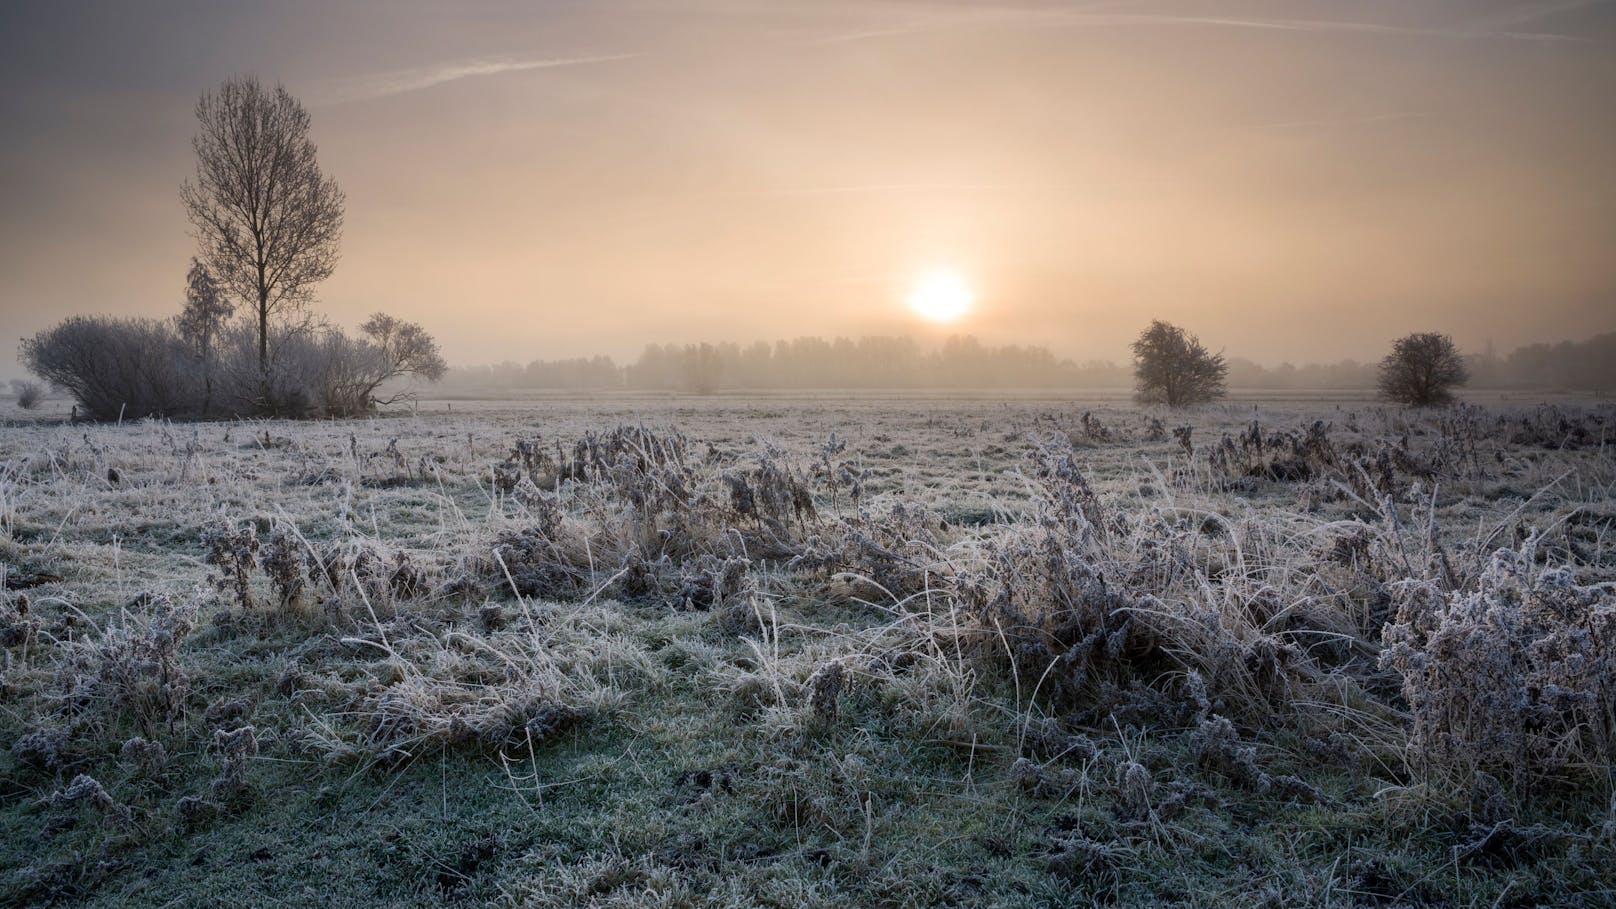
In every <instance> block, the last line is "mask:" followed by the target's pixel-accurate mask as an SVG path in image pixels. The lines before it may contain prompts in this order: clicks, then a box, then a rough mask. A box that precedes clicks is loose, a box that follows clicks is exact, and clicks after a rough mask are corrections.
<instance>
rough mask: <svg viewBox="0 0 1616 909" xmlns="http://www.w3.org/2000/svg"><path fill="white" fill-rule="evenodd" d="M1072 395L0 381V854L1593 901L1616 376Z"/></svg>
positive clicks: (900, 884)
mask: <svg viewBox="0 0 1616 909" xmlns="http://www.w3.org/2000/svg"><path fill="white" fill-rule="evenodd" d="M1068 394H1069V393H1063V392H1059V391H1053V390H1049V391H1046V390H1035V391H1028V392H1024V393H1013V394H1007V393H1005V392H1002V391H993V392H990V391H982V392H975V393H969V392H967V393H955V392H949V393H923V392H916V393H911V394H893V393H864V392H853V393H846V392H840V391H836V392H830V391H827V392H822V393H813V394H804V393H800V392H789V393H788V392H780V393H765V394H755V395H738V394H737V395H714V396H709V397H689V396H682V395H654V394H644V393H638V394H630V393H623V394H612V395H599V396H578V395H564V394H541V393H511V394H510V395H509V396H508V397H506V396H500V395H489V394H487V393H483V392H477V393H471V392H468V395H470V397H466V398H460V397H442V398H429V399H423V400H422V401H420V402H419V404H418V406H417V407H416V408H415V409H414V410H413V411H409V410H403V411H398V412H394V413H389V414H387V415H383V416H379V417H377V418H375V419H369V420H359V421H343V422H309V423H288V422H277V421H242V422H235V423H198V424H169V423H163V422H157V421H140V422H131V423H127V424H125V425H122V426H114V425H91V424H69V423H66V422H63V421H62V417H63V416H64V415H65V412H66V409H67V407H66V405H65V404H64V403H63V402H61V401H59V400H56V399H52V400H48V401H47V402H46V404H45V405H44V407H43V408H42V409H41V411H39V412H35V413H28V414H25V413H23V412H21V411H16V410H15V409H14V408H11V407H10V405H9V402H7V404H6V405H5V408H6V409H5V410H4V411H3V413H0V417H4V418H5V419H7V420H8V421H10V422H9V423H8V424H7V425H6V426H5V427H4V428H0V570H3V573H4V576H5V588H6V590H5V593H4V598H3V601H0V644H3V645H4V651H3V657H0V660H3V662H0V903H5V904H13V905H48V904H57V905H92V906H167V905H217V904H221V903H224V904H231V905H240V906H278V905H287V904H292V905H337V904H340V905H377V906H382V905H388V906H392V905H421V906H428V905H432V906H436V905H442V904H444V903H445V902H454V901H459V902H463V903H464V904H466V905H481V904H495V905H523V906H558V907H559V906H578V905H598V906H640V905H667V906H708V905H712V906H754V905H761V906H849V905H868V906H931V905H957V906H984V905H986V906H1049V905H1088V904H1091V903H1095V904H1114V905H1128V906H1154V905H1182V906H1208V907H1211V906H1216V907H1230V906H1278V905H1326V906H1359V905H1367V906H1380V905H1385V906H1392V905H1445V906H1514V905H1520V906H1527V905H1556V906H1602V905H1610V904H1612V903H1613V902H1616V884H1613V879H1612V877H1611V874H1610V869H1611V868H1612V867H1616V777H1613V773H1612V769H1611V768H1612V765H1613V763H1616V406H1613V405H1611V404H1610V403H1605V402H1597V401H1577V400H1571V399H1566V400H1559V401H1556V402H1554V403H1551V404H1539V403H1538V401H1539V400H1540V398H1534V399H1531V400H1525V399H1516V398H1514V397H1511V396H1505V395H1502V394H1494V393H1485V392H1482V393H1477V394H1475V395H1473V396H1472V403H1469V404H1466V405H1465V406H1463V407H1460V408H1456V409H1453V410H1449V411H1443V412H1425V413H1420V412H1407V411H1402V410H1398V409H1392V408H1385V407H1382V406H1379V405H1376V404H1374V403H1373V402H1371V401H1368V400H1365V399H1364V397H1363V396H1362V395H1342V396H1331V395H1323V394H1320V395H1312V394H1308V393H1301V394H1298V393H1294V392H1287V393H1278V392H1266V391H1265V392H1256V391H1251V392H1242V391H1240V390H1236V391H1235V393H1234V394H1233V396H1232V399H1231V400H1230V401H1229V402H1227V403H1224V404H1219V405H1215V406H1209V407H1204V408H1199V409H1195V410H1192V411H1188V412H1182V413H1180V412H1171V411H1165V410H1155V409H1144V410H1141V409H1138V408H1136V407H1134V406H1133V405H1131V404H1130V403H1129V402H1128V395H1127V392H1126V390H1123V389H1117V390H1114V391H1107V392H1103V393H1094V394H1090V393H1084V396H1083V398H1082V399H1080V400H1074V399H1072V398H1070V397H1069V396H1068ZM1475 402H1482V403H1475Z"/></svg>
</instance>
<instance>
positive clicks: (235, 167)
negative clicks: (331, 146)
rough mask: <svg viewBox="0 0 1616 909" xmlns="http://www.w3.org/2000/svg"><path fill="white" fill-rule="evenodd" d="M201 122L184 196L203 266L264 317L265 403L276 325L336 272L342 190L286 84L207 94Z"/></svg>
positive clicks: (230, 86)
mask: <svg viewBox="0 0 1616 909" xmlns="http://www.w3.org/2000/svg"><path fill="white" fill-rule="evenodd" d="M196 117H197V120H198V121H200V123H201V130H200V131H199V132H198V133H197V135H196V138H195V139H194V140H192V143H191V144H192V147H193V148H195V149H196V158H197V161H196V179H195V181H194V182H193V181H191V180H187V181H185V183H184V184H183V185H182V186H181V187H180V199H181V200H182V201H183V202H184V203H185V213H186V216H187V217H189V218H190V221H191V227H192V229H193V230H194V232H195V235H196V239H197V244H198V246H199V252H200V253H201V259H202V261H203V262H205V263H206V264H207V266H208V268H209V269H210V270H211V271H212V274H213V277H214V279H215V280H216V281H217V282H218V283H219V284H220V285H221V286H222V287H223V288H224V289H225V290H226V291H227V292H229V293H230V294H231V295H233V296H235V297H237V298H239V299H240V300H241V301H242V302H244V303H245V304H246V305H248V306H249V307H252V310H253V313H254V315H255V316H256V321H257V324H258V372H259V376H260V386H261V392H262V394H263V396H264V397H265V398H266V399H267V390H268V384H269V363H270V357H269V334H270V333H269V324H270V320H271V318H272V317H275V316H277V315H279V314H281V313H283V312H286V311H288V310H292V309H297V308H299V307H301V306H303V305H305V304H306V303H308V301H309V299H310V297H311V296H312V294H313V289H314V285H315V284H317V283H319V282H320V281H322V280H324V279H326V278H327V277H330V275H331V272H332V270H333V269H334V268H335V267H336V264H337V246H338V243H339V241H340V240H341V238H342V205H343V195H342V190H341V189H339V188H338V187H337V184H336V181H335V180H332V179H331V178H330V177H327V176H325V175H324V174H323V173H321V171H320V166H319V163H318V162H317V161H316V160H315V154H314V143H313V142H311V141H309V114H308V111H306V110H304V108H303V105H302V104H301V103H300V102H299V101H298V100H297V99H296V98H293V97H292V96H291V94H289V93H288V92H287V91H286V89H285V88H283V87H282V86H280V85H276V86H275V88H274V89H273V90H271V89H267V88H265V87H264V86H263V85H261V84H259V82H258V80H257V79H255V78H253V77H251V76H245V77H240V78H235V79H230V80H228V81H226V82H225V83H224V84H223V85H221V86H219V89H218V91H216V92H212V93H207V94H204V95H203V96H202V99H201V100H200V101H198V102H197V105H196ZM260 403H261V404H265V405H267V403H268V402H267V400H265V401H261V402H260Z"/></svg>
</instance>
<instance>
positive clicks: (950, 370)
mask: <svg viewBox="0 0 1616 909" xmlns="http://www.w3.org/2000/svg"><path fill="white" fill-rule="evenodd" d="M1466 359H1467V363H1468V365H1469V367H1470V373H1471V380H1470V385H1471V387H1475V388H1531V389H1559V390H1567V391H1590V392H1609V391H1612V390H1616V333H1610V334H1603V335H1598V336H1596V337H1593V338H1590V339H1588V340H1586V341H1565V342H1562V343H1559V344H1534V345H1531V346H1528V347H1522V348H1519V349H1517V350H1515V351H1514V352H1512V353H1510V354H1509V355H1508V356H1499V355H1497V354H1496V353H1493V352H1491V351H1488V352H1486V353H1480V354H1473V355H1470V356H1469V357H1467V358H1466ZM1228 363H1229V375H1228V384H1229V386H1230V387H1232V388H1271V389H1287V388H1295V389H1328V388H1342V389H1357V388H1363V389H1369V388H1374V387H1375V377H1376V364H1375V363H1360V362H1357V361H1355V360H1343V361H1341V362H1338V363H1327V364H1318V363H1310V364H1306V365H1302V366H1293V365H1291V364H1289V363H1282V364H1280V365H1279V366H1273V367H1267V366H1262V365H1260V364H1258V363H1255V362H1253V361H1251V360H1246V359H1241V358H1238V357H1231V358H1230V359H1229V361H1228ZM1132 382H1133V369H1132V366H1131V365H1127V364H1117V363H1114V362H1111V361H1104V360H1091V361H1088V362H1084V363H1078V362H1075V361H1073V360H1070V359H1062V358H1058V357H1056V356H1055V355H1054V354H1053V353H1052V352H1050V350H1049V349H1048V348H1046V347H1039V346H1023V345H1018V344H1011V345H1006V346H1002V347H994V346H989V345H985V344H983V343H981V342H980V341H979V340H977V339H976V338H974V337H970V336H963V337H960V336H956V337H951V338H949V339H948V340H946V341H944V342H943V343H942V344H941V345H940V346H938V347H937V348H935V349H931V350H928V349H925V348H923V347H922V346H921V345H920V344H919V343H918V342H916V341H915V340H913V339H911V338H903V337H881V336H876V337H863V338H858V339H857V340H854V339H850V338H835V339H832V340H826V339H824V338H796V339H794V340H790V341H776V342H774V343H773V344H770V343H768V342H765V341H757V342H754V343H752V344H748V345H741V344H735V343H720V344H651V345H648V346H647V347H646V348H645V350H644V351H642V352H641V353H640V355H639V357H638V358H637V359H636V360H635V361H634V362H632V363H629V364H619V363H617V362H616V361H614V360H613V359H612V358H611V357H605V356H596V357H578V358H574V359H563V360H534V361H533V362H531V363H528V364H527V365H526V366H523V365H522V364H520V363H510V362H507V363H500V364H497V365H493V366H473V367H456V368H454V369H451V370H450V371H449V373H448V375H447V376H446V377H445V378H444V384H445V385H447V386H449V387H451V388H452V387H462V388H471V387H484V388H486V387H495V388H534V389H608V388H623V389H636V390H672V391H695V392H708V391H715V390H718V389H723V388H755V389H771V388H1121V387H1126V386H1129V385H1131V384H1132Z"/></svg>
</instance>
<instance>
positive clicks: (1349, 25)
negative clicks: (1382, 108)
mask: <svg viewBox="0 0 1616 909" xmlns="http://www.w3.org/2000/svg"><path fill="white" fill-rule="evenodd" d="M1588 5H1593V4H1592V3H1590V2H1588V0H1583V2H1579V3H1566V4H1563V5H1558V6H1557V9H1560V8H1563V9H1574V8H1579V7H1582V6H1588ZM1107 6H1115V4H1108V5H1107ZM1105 8H1106V6H1099V7H1089V8H1086V9H1081V10H1049V9H1002V8H992V7H988V8H969V9H965V10H961V11H959V12H957V13H954V14H940V15H938V16H935V17H933V18H928V19H917V20H912V21H909V22H906V23H902V24H898V25H894V26H890V27H884V28H882V27H877V28H869V29H863V30H859V31H851V32H844V33H842V34H838V35H832V36H829V37H825V38H821V39H818V40H817V41H816V42H813V43H834V42H849V41H867V40H873V39H881V38H890V37H895V36H899V35H909V34H915V33H918V32H925V31H938V30H944V29H953V28H961V27H969V26H990V25H1000V26H1005V27H1010V28H1217V29H1243V30H1248V31H1253V30H1254V31H1276V32H1303V33H1318V34H1329V33H1358V34H1374V35H1405V36H1411V37H1426V38H1449V39H1455V38H1456V39H1491V40H1501V41H1530V42H1542V43H1567V44H1600V43H1603V42H1600V41H1598V40H1595V39H1591V38H1583V37H1578V36H1574V35H1562V34H1555V33H1550V32H1529V31H1515V30H1510V29H1509V28H1508V26H1510V25H1517V24H1525V23H1527V22H1530V21H1532V20H1534V19H1537V18H1540V17H1541V16H1542V15H1546V14H1547V13H1548V12H1552V11H1555V10H1548V9H1540V10H1538V11H1537V14H1535V15H1522V16H1519V17H1518V18H1515V19H1505V20H1499V21H1500V25H1499V26H1498V27H1494V28H1486V27H1477V26H1475V25H1471V26H1468V27H1452V28H1432V27H1420V26H1410V25H1388V24H1382V23H1376V22H1352V21H1345V20H1334V19H1270V18H1247V17H1228V16H1192V15H1175V14H1168V13H1108V12H1100V11H1099V10H1101V9H1105Z"/></svg>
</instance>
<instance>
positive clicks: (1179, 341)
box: [1133, 321, 1229, 407]
mask: <svg viewBox="0 0 1616 909" xmlns="http://www.w3.org/2000/svg"><path fill="white" fill-rule="evenodd" d="M1228 372H1229V367H1228V364H1226V363H1224V361H1223V355H1222V354H1215V353H1212V352H1210V351H1208V350H1207V349H1206V348H1205V347H1203V346H1202V345H1201V340H1200V339H1199V338H1197V337H1195V336H1194V335H1192V334H1190V333H1188V332H1186V331H1185V330H1184V329H1182V328H1179V327H1178V326H1177V325H1170V324H1168V323H1166V322H1162V321H1155V322H1151V323H1150V327H1149V328H1147V329H1145V330H1144V331H1143V332H1141V333H1140V335H1139V339H1138V340H1137V341H1134V342H1133V375H1134V381H1135V385H1136V392H1135V397H1136V398H1137V399H1138V401H1139V403H1141V404H1166V405H1168V406H1169V407H1182V406H1184V405H1186V404H1200V403H1203V402H1206V401H1211V400H1214V399H1216V398H1220V397H1222V396H1223V390H1224V386H1223V383H1224V378H1225V377H1226V376H1227V375H1228Z"/></svg>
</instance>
